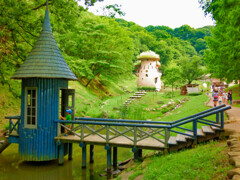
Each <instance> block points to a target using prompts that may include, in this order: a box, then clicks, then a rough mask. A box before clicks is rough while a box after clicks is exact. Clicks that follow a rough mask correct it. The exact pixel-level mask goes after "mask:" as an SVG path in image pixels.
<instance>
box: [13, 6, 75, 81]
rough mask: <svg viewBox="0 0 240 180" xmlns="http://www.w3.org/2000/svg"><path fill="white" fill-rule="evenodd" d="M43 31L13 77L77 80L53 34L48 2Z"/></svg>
mask: <svg viewBox="0 0 240 180" xmlns="http://www.w3.org/2000/svg"><path fill="white" fill-rule="evenodd" d="M46 6H47V8H46V12H45V18H44V22H43V28H42V31H41V33H40V35H39V37H38V40H37V41H36V43H35V45H34V47H33V49H32V51H31V52H30V54H29V56H28V57H27V58H26V60H25V61H24V63H23V64H22V65H21V67H20V68H19V69H18V70H17V71H16V72H15V73H14V75H13V76H12V79H24V78H62V79H68V80H77V78H76V76H75V75H74V74H73V72H72V71H71V70H70V68H69V67H68V65H67V63H66V61H65V60H64V58H63V56H62V54H61V52H60V50H59V48H58V45H57V42H56V40H55V38H54V37H53V34H52V29H51V24H50V19H49V11H48V3H47V5H46Z"/></svg>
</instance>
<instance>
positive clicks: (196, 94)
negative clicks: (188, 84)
mask: <svg viewBox="0 0 240 180" xmlns="http://www.w3.org/2000/svg"><path fill="white" fill-rule="evenodd" d="M188 95H189V96H199V95H202V93H201V92H199V93H188Z"/></svg>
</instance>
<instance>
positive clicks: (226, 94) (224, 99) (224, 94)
mask: <svg viewBox="0 0 240 180" xmlns="http://www.w3.org/2000/svg"><path fill="white" fill-rule="evenodd" d="M227 99H228V93H227V92H226V90H224V92H223V104H227Z"/></svg>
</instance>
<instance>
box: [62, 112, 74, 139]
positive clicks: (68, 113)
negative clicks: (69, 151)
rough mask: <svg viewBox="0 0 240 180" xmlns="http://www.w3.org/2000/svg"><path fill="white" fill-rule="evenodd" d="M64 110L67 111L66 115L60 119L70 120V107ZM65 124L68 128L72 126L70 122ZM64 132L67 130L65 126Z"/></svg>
mask: <svg viewBox="0 0 240 180" xmlns="http://www.w3.org/2000/svg"><path fill="white" fill-rule="evenodd" d="M66 112H67V115H66V117H63V116H61V119H62V120H67V121H71V120H72V110H71V109H67V110H66ZM65 126H66V127H67V128H69V129H71V128H72V125H71V124H70V123H65ZM64 132H65V133H66V132H68V130H67V129H66V128H65V129H64ZM64 136H67V134H65V135H64Z"/></svg>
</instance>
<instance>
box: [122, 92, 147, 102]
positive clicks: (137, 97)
mask: <svg viewBox="0 0 240 180" xmlns="http://www.w3.org/2000/svg"><path fill="white" fill-rule="evenodd" d="M145 94H146V92H145V91H139V92H135V93H134V95H133V96H130V97H129V98H128V99H127V100H126V101H125V102H124V103H123V105H124V106H127V105H129V104H131V102H132V101H134V100H135V99H140V98H141V97H142V96H144V95H145Z"/></svg>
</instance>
